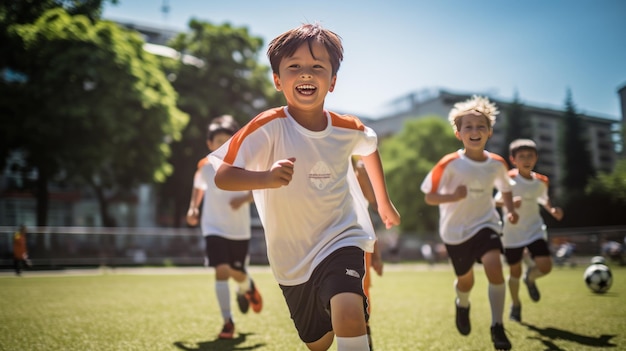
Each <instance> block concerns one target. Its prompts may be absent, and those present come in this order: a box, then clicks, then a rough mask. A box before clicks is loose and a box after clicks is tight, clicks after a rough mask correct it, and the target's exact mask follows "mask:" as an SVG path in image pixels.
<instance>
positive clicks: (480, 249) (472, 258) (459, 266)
mask: <svg viewBox="0 0 626 351" xmlns="http://www.w3.org/2000/svg"><path fill="white" fill-rule="evenodd" d="M446 249H447V250H448V256H449V257H450V260H451V261H452V266H453V267H454V273H456V275H457V277H458V276H462V275H464V274H465V273H467V272H469V271H470V269H472V266H474V263H475V262H478V263H481V262H480V258H481V257H482V256H483V255H484V254H485V253H487V252H489V251H491V250H493V249H498V250H500V252H503V248H502V241H500V234H498V233H496V232H495V231H494V230H493V229H491V228H483V229H481V230H479V231H478V233H476V235H474V236H473V237H471V238H469V239H468V240H467V241H466V242H463V243H460V244H458V245H448V244H446Z"/></svg>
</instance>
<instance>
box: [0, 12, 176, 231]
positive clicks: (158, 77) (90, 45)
mask: <svg viewBox="0 0 626 351" xmlns="http://www.w3.org/2000/svg"><path fill="white" fill-rule="evenodd" d="M10 31H11V34H12V35H13V36H14V37H13V38H14V39H17V40H19V41H20V42H21V47H22V48H23V50H22V51H21V52H19V53H18V54H16V55H19V60H17V61H16V63H15V65H14V66H13V67H12V69H14V70H15V71H16V72H20V74H22V75H23V77H25V79H24V80H23V81H18V82H14V83H12V84H11V86H10V88H11V89H8V90H9V91H11V92H12V93H11V97H10V98H12V99H14V100H13V101H7V100H6V99H4V100H2V102H1V103H0V106H2V107H1V108H2V109H3V110H4V111H7V112H10V113H11V116H10V117H9V118H11V120H12V121H15V122H14V132H15V133H16V134H17V137H14V138H12V139H13V141H14V143H13V144H12V147H13V148H18V149H21V150H24V151H25V152H26V154H27V161H28V163H29V165H32V166H33V167H35V168H36V169H37V172H38V184H39V185H38V187H37V192H36V195H37V199H38V203H39V202H41V201H43V202H44V203H45V201H46V199H47V184H48V181H49V180H50V179H51V177H52V176H55V175H58V174H59V172H60V171H63V172H64V174H66V175H67V176H66V177H65V179H67V180H71V181H77V180H78V181H80V182H84V183H85V184H88V185H89V186H91V187H92V189H93V190H94V193H95V194H96V196H97V199H98V201H99V204H100V209H101V215H102V219H103V224H104V225H106V226H111V225H114V223H113V222H112V219H111V217H110V216H109V214H108V201H109V199H110V197H111V196H113V195H116V194H125V193H127V192H128V191H129V189H131V188H133V187H135V186H136V185H138V184H139V183H143V182H159V181H161V182H162V181H164V180H165V178H166V177H167V175H169V174H170V173H171V171H172V169H171V165H169V164H168V163H167V162H166V159H167V157H168V156H169V154H170V147H169V142H170V141H172V140H177V139H180V137H181V133H180V131H181V130H182V128H183V127H184V126H185V124H186V123H187V120H188V116H187V115H186V114H184V113H183V112H181V111H180V110H178V109H177V108H176V94H175V92H174V90H173V89H172V87H171V85H170V84H169V82H168V81H167V79H166V78H165V75H164V74H163V72H162V71H161V70H160V68H159V66H158V63H157V61H156V59H155V58H154V57H153V56H152V55H151V54H148V53H147V52H145V51H144V50H143V41H142V40H141V38H140V37H139V36H138V35H137V34H135V33H131V32H129V31H125V30H122V29H120V28H119V27H118V26H116V25H115V24H113V23H111V22H106V21H98V22H95V23H92V22H91V20H89V19H88V18H87V17H85V16H82V15H76V16H71V15H70V14H68V13H67V12H66V11H65V10H64V9H62V8H56V9H52V10H49V11H47V12H45V13H44V15H43V16H42V17H40V18H39V19H38V20H37V21H36V22H35V23H33V24H22V25H14V26H12V27H10ZM45 210H46V208H41V209H40V211H42V213H39V211H38V220H37V221H38V223H37V224H38V225H45V224H46V217H45V212H46V211H45Z"/></svg>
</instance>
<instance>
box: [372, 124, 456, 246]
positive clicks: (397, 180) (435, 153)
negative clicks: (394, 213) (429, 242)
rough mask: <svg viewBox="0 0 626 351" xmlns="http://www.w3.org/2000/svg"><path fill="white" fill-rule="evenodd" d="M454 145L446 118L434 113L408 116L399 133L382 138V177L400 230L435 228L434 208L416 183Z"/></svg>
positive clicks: (436, 215)
mask: <svg viewBox="0 0 626 351" xmlns="http://www.w3.org/2000/svg"><path fill="white" fill-rule="evenodd" d="M458 148H459V141H458V140H457V139H456V137H455V136H454V132H453V130H452V127H451V126H450V124H449V123H448V122H447V119H445V118H442V117H438V116H427V117H423V118H419V119H413V120H409V121H408V122H407V123H406V124H405V125H404V128H403V129H402V131H401V132H400V133H399V134H397V135H395V136H393V137H391V138H389V139H385V140H383V141H382V143H381V147H380V153H381V158H382V160H383V164H384V166H385V177H386V179H387V186H388V188H389V194H390V197H391V199H393V202H394V204H395V205H396V207H397V208H398V211H399V212H400V214H401V215H402V223H401V224H400V230H401V231H402V232H417V233H419V234H420V235H428V234H432V233H436V232H437V229H438V227H439V212H438V208H437V207H436V206H430V205H427V204H426V203H425V202H424V194H423V193H422V191H421V190H420V185H421V183H422V181H423V180H424V178H425V177H426V174H428V172H429V171H430V170H431V169H432V168H433V167H434V165H435V164H436V163H437V162H438V161H439V160H440V159H441V158H442V157H443V156H444V155H446V154H448V153H450V152H453V151H454V150H456V149H458Z"/></svg>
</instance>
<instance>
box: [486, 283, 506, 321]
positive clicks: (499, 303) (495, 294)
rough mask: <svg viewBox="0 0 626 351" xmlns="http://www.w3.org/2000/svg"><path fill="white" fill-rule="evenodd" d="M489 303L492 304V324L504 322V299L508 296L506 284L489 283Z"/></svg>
mask: <svg viewBox="0 0 626 351" xmlns="http://www.w3.org/2000/svg"><path fill="white" fill-rule="evenodd" d="M488 294H489V304H490V305H491V325H492V326H493V325H494V324H496V323H498V324H502V315H503V314H504V299H505V298H506V286H505V285H504V283H502V284H491V283H490V284H489V291H488Z"/></svg>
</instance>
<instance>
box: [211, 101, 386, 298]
mask: <svg viewBox="0 0 626 351" xmlns="http://www.w3.org/2000/svg"><path fill="white" fill-rule="evenodd" d="M325 114H326V117H327V119H328V123H327V127H326V129H325V130H323V131H311V130H308V129H306V128H304V127H302V126H301V125H300V124H298V122H297V121H296V120H294V119H293V117H292V116H291V115H289V112H288V110H287V108H286V107H280V108H275V109H271V110H268V111H265V112H263V113H261V114H259V115H258V116H257V117H255V118H254V119H253V120H252V121H250V122H249V123H248V124H247V125H245V126H244V127H243V128H241V129H240V130H239V131H238V132H237V134H235V135H234V136H233V137H232V138H231V139H230V140H229V141H228V142H227V143H226V144H224V145H223V146H222V147H221V148H219V149H218V150H216V151H215V152H214V153H212V154H211V155H210V157H211V163H213V164H214V166H216V167H218V166H219V165H220V163H221V162H225V163H228V164H230V165H233V166H235V167H239V168H243V169H246V170H251V171H267V170H269V169H270V168H271V166H272V165H273V164H274V162H276V161H278V160H282V159H287V158H291V157H295V158H296V161H295V165H294V174H293V178H292V180H291V182H290V183H289V185H287V186H283V187H280V188H276V189H261V190H255V191H253V194H254V200H255V204H256V207H257V210H258V212H259V216H260V219H261V222H262V223H263V227H264V229H265V239H266V241H267V253H268V259H269V262H270V267H271V268H272V271H273V273H274V276H275V278H276V280H277V281H278V283H279V284H282V285H288V286H289V285H297V284H301V283H304V282H306V281H307V280H308V279H309V277H310V275H311V273H312V271H313V269H314V268H315V267H316V266H317V265H318V264H319V263H320V262H321V261H322V260H323V259H324V258H325V257H327V256H328V255H329V254H331V253H332V252H334V251H336V250H337V249H339V248H341V247H346V246H356V247H359V248H361V249H363V250H365V251H369V252H371V251H372V250H373V245H374V240H375V236H374V232H373V229H371V222H369V226H368V225H367V224H366V223H364V219H367V221H369V215H368V214H367V208H366V206H360V205H359V204H358V201H357V200H355V196H354V195H353V194H354V191H355V190H354V189H355V186H356V187H358V181H357V180H356V176H355V174H354V170H353V168H352V160H351V157H352V155H369V154H371V153H373V152H374V151H376V149H377V138H376V134H375V133H374V131H373V130H371V129H370V128H368V127H366V126H365V125H363V124H362V123H361V122H360V120H358V119H357V118H356V117H353V116H346V115H338V114H335V113H332V112H328V111H325ZM359 191H360V189H359ZM363 211H364V213H362V212H363Z"/></svg>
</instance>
